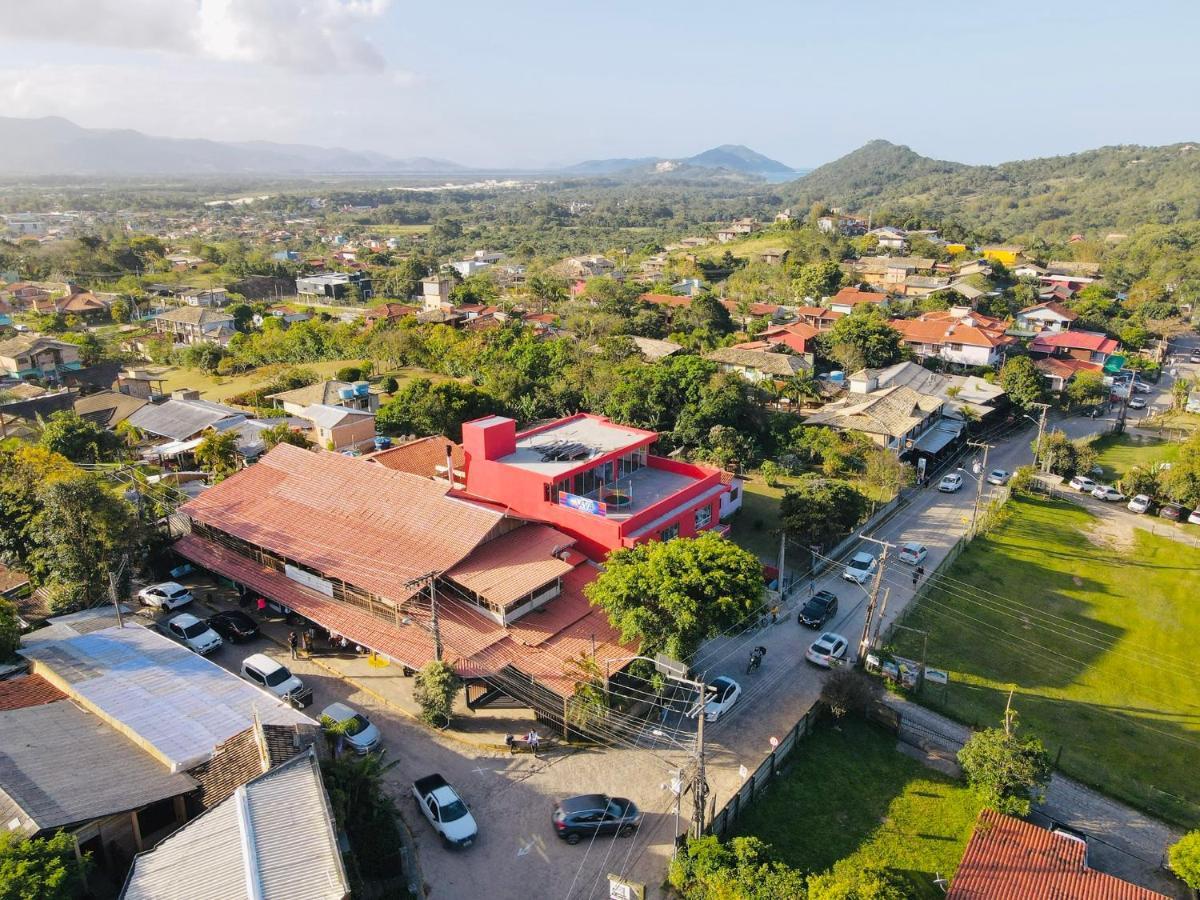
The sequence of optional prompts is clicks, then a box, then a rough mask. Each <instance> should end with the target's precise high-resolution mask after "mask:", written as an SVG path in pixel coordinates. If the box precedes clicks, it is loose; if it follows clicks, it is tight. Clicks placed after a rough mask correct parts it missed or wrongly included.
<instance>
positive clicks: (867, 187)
mask: <svg viewBox="0 0 1200 900" xmlns="http://www.w3.org/2000/svg"><path fill="white" fill-rule="evenodd" d="M779 193H780V195H781V196H783V197H785V198H786V199H787V200H788V201H790V202H791V204H792V206H793V207H794V208H800V209H806V208H807V207H808V206H809V205H810V204H812V203H822V204H824V205H827V206H838V207H842V208H845V209H847V210H849V211H856V212H867V211H868V210H870V211H874V213H875V219H876V221H896V222H905V221H913V222H918V221H924V222H926V223H929V224H931V225H933V224H936V225H942V226H945V225H947V224H949V223H955V224H957V225H959V226H961V227H962V228H964V229H967V230H968V231H971V232H974V233H975V234H976V235H977V236H979V237H980V238H982V239H984V240H1016V239H1024V238H1043V239H1046V240H1061V239H1065V238H1066V237H1069V236H1070V235H1071V234H1075V233H1081V234H1085V235H1088V236H1091V237H1096V236H1100V237H1103V234H1102V232H1107V231H1126V230H1129V229H1133V228H1135V227H1137V226H1138V225H1144V224H1146V223H1160V224H1172V223H1174V222H1182V221H1192V220H1200V144H1195V143H1185V144H1172V145H1169V146H1165V147H1141V146H1135V145H1124V146H1117V147H1101V148H1099V149H1096V150H1087V151H1084V152H1081V153H1073V154H1069V155H1065V156H1053V157H1046V158H1041V159H1028V160H1019V161H1015V162H1007V163H1001V164H999V165H994V166H970V165H964V164H962V163H955V162H945V161H943V160H936V159H930V158H928V157H925V156H921V155H920V154H919V153H916V152H914V151H913V150H911V149H910V148H908V147H903V146H898V145H896V144H891V143H888V142H887V141H871V142H870V143H869V144H867V145H865V146H863V147H860V148H859V149H858V150H855V151H854V152H853V153H850V154H847V155H846V156H843V157H842V158H841V159H837V160H834V161H833V162H831V163H827V164H826V165H823V166H821V167H820V168H817V169H814V170H813V171H812V172H810V173H808V174H807V175H805V176H804V177H802V178H799V179H797V180H796V181H793V182H790V183H789V184H787V185H781V186H780V188H779Z"/></svg>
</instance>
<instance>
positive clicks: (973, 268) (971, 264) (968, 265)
mask: <svg viewBox="0 0 1200 900" xmlns="http://www.w3.org/2000/svg"><path fill="white" fill-rule="evenodd" d="M957 274H958V276H959V277H960V278H966V277H968V276H970V275H982V276H984V277H985V278H986V277H987V276H989V275H991V274H992V267H991V265H990V264H989V263H988V261H987V260H985V259H971V260H967V261H966V262H965V263H963V264H962V265H960V266H959V267H958V270H957Z"/></svg>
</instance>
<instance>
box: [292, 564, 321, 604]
mask: <svg viewBox="0 0 1200 900" xmlns="http://www.w3.org/2000/svg"><path fill="white" fill-rule="evenodd" d="M283 574H284V575H286V576H287V577H288V578H290V579H292V581H298V582H299V583H300V584H302V585H304V586H305V587H308V588H312V589H313V590H314V591H317V592H319V593H322V594H324V595H325V596H326V597H332V596H333V582H332V581H326V580H325V579H324V578H318V577H317V576H316V575H313V574H312V573H311V572H305V571H304V570H303V569H297V568H296V567H295V566H289V565H286V564H285V565H284V567H283Z"/></svg>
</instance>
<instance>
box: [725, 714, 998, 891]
mask: <svg viewBox="0 0 1200 900" xmlns="http://www.w3.org/2000/svg"><path fill="white" fill-rule="evenodd" d="M792 759H794V760H795V762H794V763H793V764H792V765H791V768H789V769H788V771H787V774H786V775H783V776H781V777H779V778H777V779H776V780H775V781H773V782H772V783H771V786H770V789H769V790H768V791H767V793H766V794H765V795H764V796H762V797H760V798H759V799H757V800H756V801H755V802H754V804H753V805H752V806H751V807H750V808H749V811H748V812H747V813H746V814H745V815H744V816H743V817H742V818H741V819H740V820H739V822H738V825H737V830H738V833H739V834H752V835H755V836H757V837H759V838H761V839H762V840H764V841H766V842H767V843H769V844H771V845H772V847H773V848H774V856H775V857H776V858H778V859H780V860H782V861H783V862H785V863H787V864H788V865H790V866H794V867H795V868H798V869H801V870H804V871H810V872H819V871H823V870H825V869H827V868H829V867H830V866H831V865H833V864H834V863H835V862H838V861H839V860H843V859H844V860H846V861H845V862H844V863H843V865H848V866H854V865H858V864H860V863H861V864H862V865H866V864H868V863H870V864H872V865H877V866H885V867H887V868H890V869H894V870H898V871H900V872H902V873H904V875H905V876H906V877H907V878H908V880H909V881H910V883H911V886H912V893H911V895H910V896H913V897H922V898H925V897H928V898H934V897H943V896H945V894H944V892H943V891H942V890H941V889H940V888H938V887H937V886H936V885H935V884H934V878H936V877H937V876H938V875H941V876H942V877H945V878H949V877H950V875H951V874H953V872H954V870H955V869H957V868H958V864H959V861H960V860H961V859H962V855H963V851H964V850H965V849H966V846H967V841H968V839H969V838H970V836H971V830H972V827H973V826H974V823H975V817H976V816H977V815H978V813H979V808H980V806H979V802H978V801H977V800H976V799H975V797H974V796H973V795H972V794H971V793H970V791H968V790H967V788H966V786H965V784H964V783H962V782H960V781H955V780H954V779H952V778H950V777H949V776H947V775H943V774H941V773H940V772H935V771H933V770H932V769H928V768H926V767H925V766H923V765H921V764H920V763H919V762H917V761H916V760H913V759H911V758H909V757H907V756H904V755H903V754H901V753H900V752H899V751H897V750H896V739H895V737H893V736H892V735H891V734H889V733H888V732H886V731H884V730H883V729H881V728H878V727H877V726H874V725H871V724H869V723H867V722H865V721H863V720H861V719H857V718H847V719H844V720H842V722H841V723H840V724H839V725H838V726H837V727H836V728H835V727H833V726H821V727H818V728H817V729H816V731H814V732H813V733H812V734H811V735H810V736H809V737H808V738H806V739H805V740H804V741H802V742H801V743H800V744H798V745H797V749H796V751H795V752H794V753H793V755H792Z"/></svg>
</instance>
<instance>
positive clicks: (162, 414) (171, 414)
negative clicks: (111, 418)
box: [126, 398, 245, 441]
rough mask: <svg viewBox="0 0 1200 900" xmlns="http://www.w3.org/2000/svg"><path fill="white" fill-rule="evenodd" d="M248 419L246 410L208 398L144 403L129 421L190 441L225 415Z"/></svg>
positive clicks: (155, 432)
mask: <svg viewBox="0 0 1200 900" xmlns="http://www.w3.org/2000/svg"><path fill="white" fill-rule="evenodd" d="M234 417H237V418H241V419H245V414H244V413H242V412H241V411H239V410H236V409H234V408H233V407H231V406H222V405H221V404H220V403H209V402H208V401H207V400H176V399H174V398H172V399H170V400H166V401H164V402H162V403H152V404H149V405H147V406H143V407H142V408H141V409H139V410H138V411H137V412H135V413H133V414H132V415H131V416H130V417H129V418H128V419H127V420H126V421H127V422H129V424H130V425H136V426H137V427H138V428H140V429H141V430H142V431H146V432H149V433H150V434H154V435H158V436H159V437H165V438H170V439H171V440H173V441H186V440H187V439H188V438H191V437H195V436H196V435H198V434H199V433H200V432H201V431H203V430H204V429H205V428H209V427H210V426H213V425H216V424H217V423H218V422H222V421H224V420H225V419H230V418H234Z"/></svg>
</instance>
